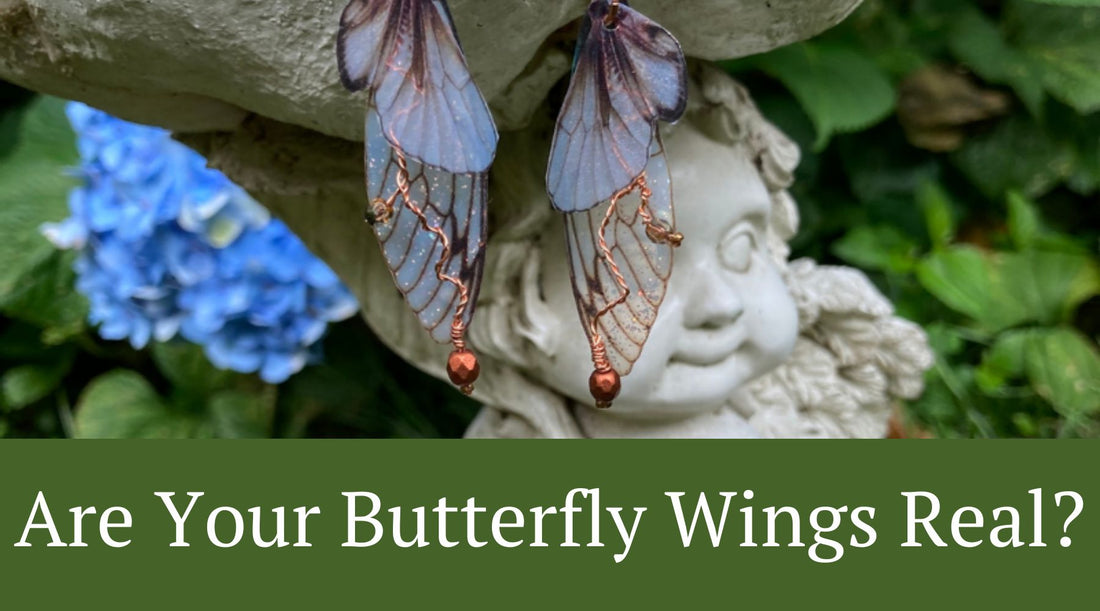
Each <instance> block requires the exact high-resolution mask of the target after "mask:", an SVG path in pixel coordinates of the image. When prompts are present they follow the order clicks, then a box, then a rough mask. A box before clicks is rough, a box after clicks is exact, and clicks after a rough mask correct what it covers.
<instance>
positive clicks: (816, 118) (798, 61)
mask: <svg viewBox="0 0 1100 611" xmlns="http://www.w3.org/2000/svg"><path fill="white" fill-rule="evenodd" d="M747 67H755V68H759V69H760V70H763V71H764V72H766V73H768V74H769V75H771V76H773V77H774V78H776V79H778V80H779V81H781V82H782V83H783V84H784V85H786V86H787V87H789V88H790V90H791V92H792V93H794V95H795V97H796V98H798V101H799V103H801V104H802V107H803V109H805V111H806V114H808V115H809V116H810V119H811V120H813V123H814V127H815V128H816V129H817V140H816V141H815V142H814V147H815V148H817V149H821V148H823V147H824V146H825V145H826V144H828V142H829V138H830V137H831V136H832V135H833V134H836V133H841V132H850V131H855V130H860V129H863V128H865V127H867V126H869V125H872V124H874V123H876V122H878V121H880V120H882V119H884V118H886V116H887V115H889V114H890V111H891V110H893V107H894V92H893V88H892V87H891V85H890V81H889V79H888V78H887V77H886V75H885V74H884V73H883V72H882V71H881V70H880V69H879V68H878V66H876V65H875V63H874V62H873V61H871V60H870V59H868V58H867V57H866V56H865V55H862V54H860V53H858V52H857V51H856V50H854V49H852V48H850V47H847V46H834V45H830V44H818V43H813V42H807V43H803V44H801V45H793V46H789V47H784V48H782V49H778V50H776V51H774V52H772V53H768V54H765V55H758V56H756V57H754V58H749V59H746V60H743V61H742V62H740V63H739V64H732V65H731V68H732V69H734V70H738V69H742V68H747Z"/></svg>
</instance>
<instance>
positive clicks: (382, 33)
mask: <svg viewBox="0 0 1100 611" xmlns="http://www.w3.org/2000/svg"><path fill="white" fill-rule="evenodd" d="M337 55H338V61H339V66H340V78H341V81H342V82H343V84H344V86H345V87H346V88H348V89H349V90H351V91H360V90H366V91H367V94H368V98H367V112H366V144H365V155H364V157H365V164H366V182H367V200H368V202H369V204H368V207H367V211H366V214H365V217H366V220H367V222H368V223H370V224H371V226H372V227H373V229H374V232H375V234H376V236H377V237H378V240H379V242H380V245H381V247H382V254H383V256H384V257H385V259H386V264H387V265H388V266H389V269H390V272H391V273H392V274H393V279H394V283H395V284H396V285H397V288H398V290H399V291H400V292H401V293H402V295H403V296H404V298H405V302H406V303H407V304H408V306H409V307H410V308H411V309H412V310H413V312H414V313H415V314H416V316H417V318H418V319H419V320H420V323H421V325H423V327H424V328H425V329H426V330H427V331H428V332H429V333H430V334H431V336H432V338H433V339H434V340H436V341H438V342H440V343H448V342H449V343H451V344H452V345H453V347H454V350H453V351H452V352H451V355H450V358H448V360H447V375H448V377H449V378H450V379H451V381H452V382H453V383H454V384H455V385H456V386H458V387H459V388H460V389H461V390H462V391H463V392H464V393H466V394H470V393H471V392H473V384H474V381H476V380H477V377H478V374H479V372H480V365H479V364H478V360H477V357H476V356H475V355H474V354H473V353H472V352H471V351H470V350H469V349H467V347H466V329H467V328H468V327H469V324H470V320H471V319H472V317H473V314H474V306H475V304H476V302H477V293H478V290H479V288H480V283H481V273H482V269H483V267H484V262H485V241H486V229H487V228H486V206H487V202H488V189H487V186H488V174H489V166H490V165H491V164H492V162H493V157H494V156H495V154H496V146H497V138H498V136H497V131H496V126H495V125H494V123H493V117H492V114H491V113H490V112H489V106H488V105H487V104H486V102H485V99H484V98H483V97H482V95H481V92H480V91H479V90H478V88H477V85H475V84H474V82H473V79H472V78H471V76H470V71H469V68H468V67H467V65H466V59H465V56H464V55H463V52H462V47H461V45H460V44H459V41H458V34H457V32H456V31H455V28H454V23H453V20H452V19H451V14H450V12H449V10H448V9H447V4H446V2H444V0H351V2H350V3H348V5H347V7H346V8H345V9H344V12H343V14H342V15H341V17H340V31H339V35H338V37H337Z"/></svg>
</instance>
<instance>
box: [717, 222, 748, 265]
mask: <svg viewBox="0 0 1100 611" xmlns="http://www.w3.org/2000/svg"><path fill="white" fill-rule="evenodd" d="M755 251H756V231H755V229H754V228H753V226H752V225H751V224H750V223H738V224H737V226H736V227H734V228H733V229H731V230H730V231H729V233H727V234H726V237H725V238H723V240H722V243H721V245H719V247H718V258H719V259H720V260H721V261H722V265H723V266H725V267H726V268H727V269H729V270H730V271H734V272H737V273H739V274H743V273H745V272H747V271H749V269H750V268H751V267H752V255H753V252H755Z"/></svg>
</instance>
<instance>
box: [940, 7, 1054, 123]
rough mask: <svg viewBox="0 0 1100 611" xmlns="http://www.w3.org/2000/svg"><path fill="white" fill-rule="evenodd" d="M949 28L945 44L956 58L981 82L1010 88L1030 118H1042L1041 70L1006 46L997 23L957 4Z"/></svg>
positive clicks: (1015, 50)
mask: <svg viewBox="0 0 1100 611" xmlns="http://www.w3.org/2000/svg"><path fill="white" fill-rule="evenodd" d="M948 27H949V32H948V37H947V38H948V45H949V46H950V48H951V52H952V53H954V54H955V57H957V58H959V60H961V61H962V62H963V63H964V64H966V65H967V66H968V67H969V68H970V69H971V70H973V71H974V72H975V73H976V74H977V75H978V76H981V77H982V78H983V79H985V80H987V81H989V82H991V83H997V84H1000V85H1008V86H1010V87H1012V89H1013V90H1014V91H1015V92H1016V95H1017V96H1019V98H1020V100H1021V101H1022V102H1023V103H1024V105H1025V106H1027V109H1028V111H1029V112H1030V113H1031V114H1032V116H1035V117H1038V116H1041V115H1042V110H1043V81H1042V74H1041V71H1040V70H1039V69H1038V67H1037V66H1035V65H1034V63H1033V62H1032V61H1031V59H1030V58H1028V57H1027V56H1026V55H1025V54H1024V53H1022V52H1021V51H1019V50H1018V49H1016V48H1015V47H1013V46H1011V45H1009V44H1008V42H1007V41H1006V40H1005V39H1004V36H1003V35H1002V33H1001V31H1000V30H999V29H998V28H997V26H996V24H994V23H993V22H992V21H990V20H989V19H988V18H987V17H986V16H985V15H984V14H983V13H982V12H981V11H979V10H978V9H977V8H976V7H974V6H972V5H970V4H966V3H960V5H959V6H958V7H957V9H956V10H955V11H954V12H952V14H951V19H950V20H949V21H948Z"/></svg>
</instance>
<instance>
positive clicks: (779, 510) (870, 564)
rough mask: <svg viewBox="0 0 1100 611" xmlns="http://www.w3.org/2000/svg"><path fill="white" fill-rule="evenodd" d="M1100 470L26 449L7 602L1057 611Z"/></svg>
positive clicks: (422, 447) (362, 446) (818, 445)
mask: <svg viewBox="0 0 1100 611" xmlns="http://www.w3.org/2000/svg"><path fill="white" fill-rule="evenodd" d="M1098 458H1100V445H1098V444H1096V443H1091V442H947V441H921V442H888V441H883V442H800V441H777V442H767V441H766V442H744V441H721V442H698V441H696V442H681V441H674V442H641V441H599V442H471V441H423V442H419V441H349V442H335V441H303V442H272V441H265V442H139V441H126V442H71V441H70V442H20V441H8V442H4V443H2V444H0V460H2V464H4V465H5V473H4V477H3V483H2V490H0V499H2V501H0V563H2V568H3V574H4V576H5V579H4V580H3V583H4V585H3V589H4V593H3V598H4V600H5V601H6V602H9V601H12V602H16V603H19V604H17V607H16V608H56V607H59V606H60V605H62V604H72V603H79V604H88V603H118V602H126V603H129V604H131V605H132V604H141V605H142V606H154V605H155V606H158V607H160V606H172V607H176V606H178V607H194V606H195V605H214V607H215V608H221V607H222V606H225V605H229V604H230V603H233V604H241V605H248V607H247V608H252V607H255V606H259V605H273V606H277V607H279V608H283V607H290V606H300V605H305V606H307V607H308V608H317V607H318V605H320V607H321V608H325V607H327V606H329V605H330V604H332V605H334V604H335V602H336V601H338V600H339V601H347V602H352V603H357V604H358V605H359V606H369V605H373V604H376V603H377V604H383V603H388V604H386V606H384V607H382V608H391V607H392V606H393V605H394V603H401V604H402V605H403V606H413V607H417V608H419V607H421V606H423V605H424V604H426V603H428V602H434V603H438V604H440V605H444V604H446V605H457V604H462V605H463V606H465V605H466V604H473V603H478V604H480V603H483V602H487V601H494V602H497V603H505V604H506V606H509V607H517V608H525V607H528V606H537V607H544V606H566V605H570V606H578V607H581V608H588V607H591V606H592V605H594V604H595V603H596V602H597V601H598V602H602V603H605V604H614V605H616V606H617V607H620V606H626V605H628V604H629V605H630V606H636V607H643V608H652V607H659V606H666V605H667V606H677V607H679V606H682V605H683V604H684V603H685V602H686V601H689V600H696V601H700V602H703V601H710V602H714V603H718V604H722V605H723V606H740V605H747V604H754V605H761V604H766V605H768V608H772V607H775V608H786V607H788V606H791V605H793V604H796V603H801V604H806V603H810V604H815V605H818V606H832V605H834V604H849V605H854V604H857V603H864V604H865V605H866V606H871V605H874V606H875V607H880V606H885V607H888V608H892V607H896V606H927V605H929V604H944V603H947V604H948V605H949V606H951V605H954V604H957V603H961V602H962V601H981V604H982V608H989V606H990V605H993V604H995V603H998V602H1001V603H1011V605H1012V606H1013V607H1022V606H1027V605H1029V604H1032V603H1034V604H1046V605H1049V604H1050V603H1052V602H1055V601H1067V600H1072V599H1073V598H1074V597H1084V596H1087V595H1088V586H1089V584H1090V581H1091V580H1090V577H1091V575H1092V574H1093V573H1094V572H1095V567H1096V560H1097V558H1098V554H1100V521H1098V520H1097V519H1096V518H1094V517H1093V516H1092V508H1091V505H1090V503H1092V502H1095V501H1094V500H1093V499H1095V498H1097V494H1098V492H1100V491H1098V485H1097V483H1096V482H1097V477H1096V475H1095V473H1094V471H1093V470H1094V468H1095V467H1094V465H1096V464H1097V462H1098ZM330 601H331V603H330ZM494 606H495V605H494ZM860 606H863V605H860Z"/></svg>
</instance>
